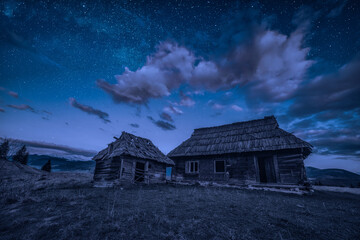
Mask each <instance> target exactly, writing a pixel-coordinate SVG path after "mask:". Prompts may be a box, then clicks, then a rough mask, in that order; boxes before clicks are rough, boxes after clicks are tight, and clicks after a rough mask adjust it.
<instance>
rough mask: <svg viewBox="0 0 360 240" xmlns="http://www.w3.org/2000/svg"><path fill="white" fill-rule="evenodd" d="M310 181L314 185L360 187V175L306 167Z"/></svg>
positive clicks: (339, 170)
mask: <svg viewBox="0 0 360 240" xmlns="http://www.w3.org/2000/svg"><path fill="white" fill-rule="evenodd" d="M306 174H307V177H308V179H309V180H310V181H311V182H312V183H313V184H321V185H328V186H346V187H350V186H353V187H359V186H360V175H358V174H356V173H353V172H349V171H346V170H343V169H318V168H314V167H306Z"/></svg>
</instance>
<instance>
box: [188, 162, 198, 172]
mask: <svg viewBox="0 0 360 240" xmlns="http://www.w3.org/2000/svg"><path fill="white" fill-rule="evenodd" d="M185 172H186V173H198V172H199V161H188V162H186V164H185Z"/></svg>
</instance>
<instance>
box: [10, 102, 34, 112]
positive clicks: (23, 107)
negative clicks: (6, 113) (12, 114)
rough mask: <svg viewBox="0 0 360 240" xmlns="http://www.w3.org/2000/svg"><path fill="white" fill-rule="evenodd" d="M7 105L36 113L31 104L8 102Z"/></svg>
mask: <svg viewBox="0 0 360 240" xmlns="http://www.w3.org/2000/svg"><path fill="white" fill-rule="evenodd" d="M7 106H8V107H11V108H14V109H17V110H30V111H31V112H33V113H36V112H35V110H34V108H32V107H31V106H29V105H27V104H20V105H14V104H9V105H7Z"/></svg>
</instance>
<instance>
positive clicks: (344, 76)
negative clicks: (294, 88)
mask: <svg viewBox="0 0 360 240" xmlns="http://www.w3.org/2000/svg"><path fill="white" fill-rule="evenodd" d="M359 81H360V59H355V60H353V61H352V62H350V63H348V64H346V65H344V66H342V67H341V68H340V69H339V70H338V71H337V72H335V73H332V74H328V75H321V76H318V77H316V78H314V79H312V80H311V81H310V82H309V83H308V84H306V85H303V86H302V87H301V88H300V89H299V90H298V92H297V94H296V97H295V101H294V103H293V104H292V105H291V106H290V110H289V112H290V114H292V115H294V116H308V115H311V114H316V113H321V112H325V111H332V112H333V113H334V112H336V113H337V114H338V116H339V115H340V114H341V112H344V111H349V110H355V109H358V108H360V105H359V102H360V85H359ZM334 117H337V116H334Z"/></svg>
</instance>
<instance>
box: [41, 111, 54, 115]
mask: <svg viewBox="0 0 360 240" xmlns="http://www.w3.org/2000/svg"><path fill="white" fill-rule="evenodd" d="M43 113H46V114H48V115H52V112H49V111H46V110H43Z"/></svg>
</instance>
